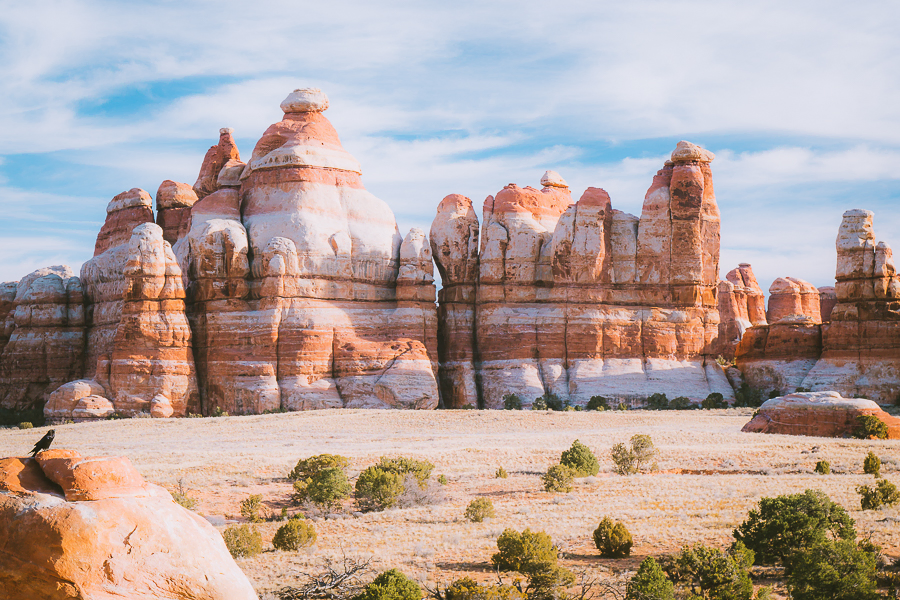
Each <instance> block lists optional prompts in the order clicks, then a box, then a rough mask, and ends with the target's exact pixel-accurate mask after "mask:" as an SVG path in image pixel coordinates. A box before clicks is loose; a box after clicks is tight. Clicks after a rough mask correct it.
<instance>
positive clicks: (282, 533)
mask: <svg viewBox="0 0 900 600" xmlns="http://www.w3.org/2000/svg"><path fill="white" fill-rule="evenodd" d="M315 543H316V528H315V527H313V524H312V523H310V522H309V521H307V520H306V519H303V518H292V519H288V522H287V523H285V524H284V525H282V526H281V527H279V528H278V531H276V532H275V537H273V538H272V545H273V546H275V548H276V549H277V550H285V551H288V552H296V551H297V550H299V549H300V548H306V547H308V546H312V545H313V544H315Z"/></svg>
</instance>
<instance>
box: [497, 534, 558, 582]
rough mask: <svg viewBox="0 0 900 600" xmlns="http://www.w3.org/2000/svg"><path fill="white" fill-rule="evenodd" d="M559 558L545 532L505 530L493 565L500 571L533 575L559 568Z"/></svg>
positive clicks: (499, 538) (499, 539) (498, 542)
mask: <svg viewBox="0 0 900 600" xmlns="http://www.w3.org/2000/svg"><path fill="white" fill-rule="evenodd" d="M558 560H559V557H558V551H557V549H556V546H554V545H553V540H552V539H550V536H549V535H547V534H546V533H544V532H543V531H531V530H530V529H525V531H522V532H518V531H516V530H514V529H509V528H507V529H504V530H503V533H501V534H500V537H498V538H497V553H496V554H494V555H493V556H491V564H492V565H494V566H495V567H496V568H497V569H498V570H500V571H516V572H518V573H522V574H523V575H533V574H535V573H540V572H541V571H547V570H550V569H553V568H554V567H556V566H557V563H558Z"/></svg>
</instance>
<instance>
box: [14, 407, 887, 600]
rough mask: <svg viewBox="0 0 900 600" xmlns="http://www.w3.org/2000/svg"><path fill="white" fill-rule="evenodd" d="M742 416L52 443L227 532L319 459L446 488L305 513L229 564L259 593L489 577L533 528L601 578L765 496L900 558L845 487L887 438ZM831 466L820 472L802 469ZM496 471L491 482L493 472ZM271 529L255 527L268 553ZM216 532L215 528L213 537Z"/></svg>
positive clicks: (314, 428) (390, 420)
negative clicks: (500, 546)
mask: <svg viewBox="0 0 900 600" xmlns="http://www.w3.org/2000/svg"><path fill="white" fill-rule="evenodd" d="M751 412H752V409H730V410H712V411H710V410H706V411H688V412H677V411H665V412H649V411H628V412H617V411H611V412H599V413H598V412H530V411H524V412H518V411H515V412H513V411H421V412H416V411H409V412H407V411H366V410H331V411H313V412H305V413H287V414H274V415H261V416H249V417H220V418H203V419H179V420H155V419H132V420H120V421H106V422H102V423H90V424H76V425H64V426H57V427H56V430H57V432H56V442H55V444H54V447H65V448H71V449H74V450H77V451H79V452H81V453H82V454H83V455H101V454H102V455H122V456H127V457H128V458H130V459H131V461H132V462H133V463H134V465H135V466H136V467H137V469H138V470H139V471H140V472H141V473H142V474H143V475H144V477H145V478H146V479H147V480H149V481H152V482H155V483H158V484H160V485H162V486H164V487H166V488H168V489H170V490H173V489H175V485H176V482H177V481H179V480H181V481H182V482H183V484H184V487H185V488H186V490H187V493H188V495H189V496H192V497H195V498H197V499H198V500H199V505H198V507H197V512H199V513H200V514H202V515H205V516H211V517H213V520H214V521H219V520H220V519H216V518H215V517H216V516H220V517H224V518H226V519H228V520H236V521H240V520H241V519H240V516H239V515H240V509H239V505H240V502H241V500H243V499H245V498H246V497H247V496H249V495H250V494H262V496H263V498H264V504H265V506H266V508H267V510H269V511H271V512H272V513H279V512H280V511H281V508H282V507H283V506H288V507H289V510H291V511H293V510H296V509H295V508H294V507H291V506H290V494H291V483H290V482H289V481H287V480H286V479H285V476H286V474H287V473H288V472H289V471H290V469H291V468H292V467H293V466H294V465H295V464H296V462H297V460H298V459H300V458H306V457H308V456H311V455H314V454H320V453H326V452H327V453H332V454H342V455H344V456H347V457H349V458H350V459H351V467H350V469H349V472H350V475H351V481H352V480H353V479H354V478H355V476H356V475H357V474H358V473H359V472H360V471H362V470H363V469H364V468H366V467H367V466H369V465H371V464H373V463H375V462H376V461H377V460H378V458H379V457H380V456H382V455H404V456H410V457H414V458H420V459H427V460H429V461H431V462H433V463H434V464H435V465H436V469H435V470H434V475H433V477H435V478H436V477H437V476H439V475H441V474H443V475H445V476H446V478H447V479H448V484H447V485H446V486H445V488H444V489H445V491H446V498H445V501H444V502H442V503H439V504H435V505H431V506H421V507H415V508H406V509H393V510H388V511H385V512H375V513H366V514H360V513H354V510H355V509H354V507H353V505H352V503H351V502H350V501H347V502H346V503H345V504H344V507H343V510H342V511H341V512H340V513H337V514H333V515H327V516H318V517H315V521H316V529H317V532H318V542H317V543H316V545H315V547H313V548H311V549H307V550H302V551H300V552H296V553H291V552H281V551H275V550H272V548H271V545H269V546H268V547H269V551H266V552H263V553H262V554H260V555H258V556H256V557H254V558H248V559H239V560H238V564H239V565H240V567H241V568H242V569H243V570H244V572H245V573H246V574H247V575H248V577H249V578H250V579H251V581H252V582H253V584H254V585H255V586H256V588H257V589H258V590H259V591H260V592H261V593H263V592H268V591H271V590H273V589H274V588H277V587H279V586H282V585H285V584H291V583H296V582H297V581H298V580H301V579H303V576H302V573H303V572H312V571H316V570H317V567H318V565H320V564H321V562H322V560H323V559H324V558H327V557H332V558H339V557H340V556H341V554H342V552H343V553H345V554H346V555H348V556H354V557H360V556H371V557H374V559H375V567H376V569H377V570H378V571H381V570H384V569H387V568H390V567H398V568H400V569H402V570H403V571H405V572H406V573H407V574H408V575H410V576H412V577H414V578H417V579H419V580H420V581H426V582H430V583H432V584H433V583H434V582H435V581H437V582H444V583H447V582H449V581H451V580H453V579H455V578H457V577H458V576H461V575H462V574H465V573H468V574H470V575H472V576H474V577H476V578H478V579H488V578H493V577H494V575H493V574H492V573H491V571H490V563H489V561H490V556H491V554H492V553H493V552H494V551H495V550H496V545H495V542H496V538H497V536H498V535H499V534H500V533H501V532H502V531H503V529H504V528H506V527H511V528H515V529H524V528H526V527H530V528H532V529H538V530H544V531H546V532H547V533H549V534H550V535H551V536H552V538H553V540H554V541H555V542H556V543H557V544H558V545H559V546H560V547H561V548H562V550H563V551H564V553H565V558H564V560H563V561H562V564H563V565H564V566H567V567H570V568H575V569H580V568H586V569H588V570H590V571H594V572H601V573H607V574H614V573H617V572H621V571H623V570H627V569H634V568H635V567H636V565H637V564H638V563H639V562H640V561H641V560H642V558H643V557H644V556H646V555H648V554H650V555H659V554H663V553H668V552H672V551H676V550H677V549H679V548H680V547H681V546H682V545H684V544H689V543H693V542H697V541H702V542H706V543H708V544H714V545H719V546H723V547H724V546H726V545H727V544H729V543H730V538H731V531H732V529H733V528H734V527H735V526H736V525H738V524H739V523H740V522H741V521H742V520H743V519H744V517H745V515H746V513H747V511H748V510H749V509H750V508H752V507H753V506H754V505H755V504H756V502H757V501H758V500H759V499H760V498H761V497H764V496H774V495H778V494H785V493H794V492H800V491H803V490H805V489H807V488H816V489H820V490H823V491H824V492H825V493H827V494H828V495H829V496H830V497H831V498H832V499H833V500H835V501H836V502H838V503H840V504H841V505H842V506H844V507H845V508H846V509H847V510H848V511H849V513H850V515H851V517H853V518H854V519H855V520H856V525H857V529H858V531H859V532H860V533H861V534H862V535H863V536H866V535H870V536H871V538H872V540H873V541H875V542H876V543H878V544H881V545H883V546H884V547H885V550H886V553H887V554H889V555H893V556H897V555H900V508H898V507H893V508H887V509H881V510H875V511H861V510H860V505H859V497H858V495H857V494H856V492H855V490H854V488H855V487H856V486H857V485H858V484H860V483H869V482H871V480H872V478H871V476H868V475H863V474H862V461H863V457H864V456H865V454H866V452H868V451H869V450H874V451H875V453H876V454H878V455H879V456H880V457H881V458H882V461H883V467H882V474H883V475H884V476H885V477H886V478H887V479H888V480H891V481H894V482H895V483H898V484H900V441H897V440H893V441H875V440H873V441H869V440H851V439H826V438H811V437H793V436H779V435H763V434H745V433H741V431H740V430H741V427H742V426H743V425H744V424H745V423H746V422H747V421H748V420H749V419H750V415H751ZM44 431H46V428H39V429H32V430H22V431H20V430H12V429H8V430H0V456H15V455H23V454H25V453H26V452H27V451H28V450H30V448H31V446H32V445H33V444H34V442H35V441H36V440H37V439H38V438H39V437H40V436H41V435H43V433H44ZM636 433H644V434H649V435H650V436H651V437H652V438H653V441H654V443H655V444H656V446H657V447H658V448H659V450H660V455H659V458H658V465H659V470H658V471H657V472H655V473H649V474H640V475H633V476H619V475H616V474H614V473H613V464H612V461H611V460H610V458H609V450H610V448H611V447H612V446H613V444H616V443H618V442H624V441H627V440H628V439H629V438H630V437H631V436H632V435H634V434H636ZM575 439H579V440H581V441H582V442H583V443H585V444H587V445H588V446H589V447H590V448H591V449H592V450H593V451H594V453H595V454H596V455H597V457H598V459H599V460H600V474H599V475H598V476H596V477H589V478H586V479H579V480H576V481H577V484H576V486H575V489H574V490H573V491H572V492H571V493H566V494H551V493H547V492H544V491H543V488H542V484H541V479H540V476H541V474H543V473H544V472H545V471H546V470H547V468H548V467H549V466H550V465H552V464H554V463H556V462H558V460H559V456H560V453H561V452H562V451H563V450H565V449H567V448H568V447H569V446H570V445H571V443H572V441H573V440H575ZM821 459H825V460H828V461H830V462H831V467H832V473H833V474H832V475H828V476H822V475H817V474H816V473H814V472H813V467H814V466H815V463H816V461H817V460H821ZM500 466H502V467H504V468H505V469H506V471H507V472H508V473H509V477H508V478H507V479H496V478H495V477H494V473H495V471H496V470H497V468H498V467H500ZM479 496H486V497H488V498H490V499H491V500H492V501H493V503H494V506H495V507H496V509H497V518H496V519H493V520H492V521H490V522H485V523H478V524H475V523H469V522H468V521H466V520H465V519H464V518H463V511H464V510H465V507H466V505H467V504H468V503H469V501H470V500H472V499H473V498H476V497H479ZM604 515H609V516H611V517H613V518H615V519H618V520H621V521H623V522H624V523H625V524H626V525H627V527H628V529H629V530H630V531H631V533H632V534H633V536H634V540H635V546H634V549H633V552H632V557H631V558H629V559H623V560H606V559H601V558H600V557H599V555H598V553H597V551H596V549H595V548H594V546H593V542H592V538H591V534H592V532H593V530H594V528H595V527H596V526H597V523H598V522H599V521H600V519H601V518H602V517H603V516H604ZM279 525H280V524H279V523H277V522H271V523H262V524H260V525H259V527H260V529H261V530H262V531H263V535H264V539H265V540H266V541H267V542H269V541H270V540H271V538H272V535H274V533H275V531H276V529H277V528H278V527H279ZM219 529H224V526H222V525H219Z"/></svg>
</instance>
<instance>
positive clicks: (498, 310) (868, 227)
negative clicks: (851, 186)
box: [0, 89, 900, 422]
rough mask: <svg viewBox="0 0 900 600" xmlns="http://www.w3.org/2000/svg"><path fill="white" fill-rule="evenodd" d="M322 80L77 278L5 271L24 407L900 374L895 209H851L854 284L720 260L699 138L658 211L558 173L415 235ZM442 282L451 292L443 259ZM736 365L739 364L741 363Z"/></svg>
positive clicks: (316, 400) (347, 404) (680, 388)
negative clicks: (371, 181)
mask: <svg viewBox="0 0 900 600" xmlns="http://www.w3.org/2000/svg"><path fill="white" fill-rule="evenodd" d="M328 103H329V102H328V98H327V97H326V96H325V94H324V93H323V92H322V91H321V90H318V89H299V90H295V91H294V92H292V93H291V94H289V95H288V97H287V98H285V100H284V101H283V102H282V103H281V108H282V110H283V112H284V117H283V118H282V120H281V121H279V122H278V123H275V124H273V125H272V126H270V127H269V128H268V129H267V130H266V131H265V133H263V135H262V137H261V138H260V139H259V141H258V142H257V144H256V146H255V148H254V149H253V152H252V153H251V155H250V158H249V159H247V161H246V162H244V161H243V160H242V159H241V155H240V152H239V151H238V148H237V144H236V143H235V141H234V137H233V131H232V130H231V129H228V128H223V129H221V130H220V132H219V140H218V143H217V144H216V145H214V146H212V147H211V148H210V149H209V151H208V152H207V153H206V156H205V157H204V159H203V162H202V165H201V167H200V172H199V174H198V177H197V180H196V182H195V183H194V184H193V185H189V184H187V183H180V182H176V181H172V180H166V181H163V182H162V183H161V184H160V186H159V189H158V190H157V192H156V199H155V212H154V203H153V198H151V196H150V194H149V193H147V192H146V191H144V190H141V189H138V188H134V189H131V190H129V191H126V192H123V193H121V194H119V195H117V196H116V197H114V198H113V199H112V201H110V203H109V205H108V206H107V216H106V221H105V223H104V224H103V226H102V228H101V230H100V232H99V234H98V236H97V242H96V245H95V251H94V256H93V257H92V258H91V259H90V260H88V261H87V262H86V263H85V264H84V265H83V267H82V269H81V273H80V276H75V275H74V273H72V272H71V270H69V269H68V267H64V266H57V267H48V268H45V269H40V270H38V271H35V272H34V273H31V274H29V275H27V276H26V277H25V278H23V279H22V280H21V281H19V282H10V283H4V284H0V320H2V322H3V323H4V326H3V328H2V331H0V408H4V409H10V410H16V411H24V410H30V409H35V408H40V407H43V409H44V414H45V416H46V417H47V418H48V419H50V421H51V422H62V421H70V420H71V421H88V420H95V419H104V418H107V417H109V416H111V415H114V414H119V415H124V416H135V415H139V414H149V415H151V416H154V417H179V416H184V415H186V414H189V413H199V414H207V415H208V414H213V413H215V412H217V411H225V412H228V413H231V414H256V413H262V412H265V411H272V410H306V409H319V408H415V409H431V408H436V407H437V406H438V405H439V404H440V403H442V404H443V406H445V407H448V408H454V407H455V408H459V407H464V406H468V405H471V406H478V407H484V408H500V407H502V406H503V397H504V396H505V395H507V394H516V395H518V396H519V397H521V398H522V400H523V401H524V403H525V406H529V405H530V404H531V402H532V401H533V400H534V399H535V398H537V397H538V396H541V395H543V394H555V395H557V396H558V397H559V398H560V399H561V400H563V401H567V402H569V403H570V404H573V405H583V404H585V403H586V402H587V401H588V400H589V399H590V398H591V397H592V396H595V395H603V396H608V397H611V398H618V399H636V400H640V399H643V398H645V397H647V396H649V395H651V394H653V393H656V392H663V393H665V394H667V395H668V396H669V397H670V398H674V397H677V396H686V397H688V398H690V399H692V400H694V401H700V400H702V399H704V398H706V396H708V395H709V394H710V393H713V392H718V393H721V394H722V395H723V396H724V397H725V398H726V399H729V400H730V399H733V398H734V394H733V389H732V385H738V384H739V383H740V377H739V376H738V371H737V370H736V369H734V368H731V369H729V370H728V371H727V373H728V376H727V377H726V372H725V371H723V368H722V367H721V366H719V364H717V357H719V356H722V357H724V358H725V359H727V360H728V361H731V360H734V361H735V362H736V364H737V366H738V367H739V368H740V371H741V372H742V374H743V381H745V382H747V383H749V384H750V385H751V386H753V387H756V388H760V389H762V390H763V391H768V390H773V389H775V390H778V391H779V392H782V393H786V392H789V391H792V390H794V389H796V388H797V387H799V386H804V387H807V388H811V389H814V390H824V389H834V390H837V391H839V392H841V393H843V394H845V395H853V394H861V395H865V396H867V397H871V398H874V399H877V400H880V401H892V400H894V399H895V398H896V397H897V395H898V394H900V325H898V322H900V318H898V315H900V280H898V277H897V275H896V272H895V269H894V265H893V259H892V255H891V250H890V248H889V247H888V246H887V245H886V244H884V243H883V242H880V243H878V244H876V243H875V239H874V235H873V234H872V214H871V213H869V212H868V211H860V210H854V211H848V212H847V213H846V214H845V215H844V222H843V224H842V225H841V231H840V233H839V236H838V241H837V245H838V268H837V281H836V284H835V287H834V288H830V287H828V288H826V287H823V288H819V289H816V288H815V287H813V286H812V285H811V284H809V283H807V282H805V281H802V280H800V279H794V278H792V277H784V278H779V279H777V280H776V281H775V282H774V283H772V285H771V286H770V288H769V294H770V297H769V306H768V311H767V310H766V305H765V304H766V303H765V295H764V293H763V291H762V289H761V288H760V285H759V283H758V282H757V280H756V277H755V276H754V274H753V270H752V268H751V266H750V265H749V264H741V265H739V266H738V268H736V269H733V270H732V271H730V272H728V273H727V275H726V277H725V280H719V276H718V274H719V245H720V224H719V209H718V206H717V204H716V199H715V194H714V191H713V181H712V172H711V162H712V161H713V159H714V155H713V154H712V153H711V152H709V151H707V150H704V149H703V148H700V147H699V146H696V145H694V144H691V143H689V142H684V141H682V142H679V143H678V144H677V146H676V148H675V150H674V151H673V152H672V155H671V160H668V161H666V162H665V164H664V165H663V167H662V169H661V170H659V171H658V172H657V174H656V176H655V177H654V178H653V182H652V183H651V185H650V188H649V190H648V191H647V194H646V196H645V198H644V203H643V208H642V211H641V216H640V217H637V216H634V215H630V214H627V213H625V212H622V211H620V210H616V209H614V208H613V206H612V200H611V199H610V197H609V194H607V193H606V191H604V190H603V189H600V188H594V187H591V188H587V190H585V191H584V193H582V194H581V196H580V198H579V199H578V200H577V202H576V201H575V199H574V198H573V197H572V194H571V191H570V189H569V185H568V184H567V183H566V181H565V179H564V178H563V177H562V176H561V175H560V174H559V173H557V172H555V171H547V172H546V173H544V175H543V177H541V179H540V182H541V188H540V189H537V188H532V187H520V186H518V185H516V184H509V185H507V186H506V187H504V188H503V189H502V190H500V191H499V192H497V194H496V195H494V196H488V197H487V199H486V200H485V201H484V203H483V205H482V208H481V220H480V222H479V216H478V214H477V212H476V208H475V206H474V205H473V202H472V201H471V200H470V199H469V198H466V197H465V196H461V195H458V194H451V195H449V196H446V197H445V198H444V199H443V200H442V201H441V202H440V203H439V204H438V207H437V214H436V216H435V219H434V221H433V223H432V226H431V230H430V232H429V233H428V234H427V235H426V233H425V232H424V231H422V230H421V229H418V228H413V229H412V230H411V231H409V233H408V234H407V235H406V236H405V237H403V236H401V234H400V231H399V230H398V228H397V223H396V220H395V218H394V215H393V213H392V212H391V210H390V208H389V207H388V206H387V204H385V203H384V202H383V201H381V200H379V199H378V198H376V197H375V196H373V195H372V194H371V193H370V192H368V191H367V190H366V189H365V187H364V186H363V184H362V179H361V167H360V164H359V162H357V161H356V159H355V158H354V157H353V156H352V155H350V153H348V152H347V151H346V150H345V149H344V148H343V146H342V145H341V142H340V139H339V137H338V134H337V132H336V131H335V130H334V128H333V127H332V125H331V123H330V122H329V121H328V119H327V118H325V116H324V114H323V113H324V111H325V110H326V109H327V108H328ZM435 265H436V266H437V269H438V271H439V273H440V279H441V283H442V288H441V290H440V293H439V297H438V299H437V300H438V301H437V304H436V303H435V278H434V277H435V275H434V266H435ZM718 362H721V361H718Z"/></svg>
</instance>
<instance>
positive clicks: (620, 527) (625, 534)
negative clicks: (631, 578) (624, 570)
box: [594, 517, 634, 558]
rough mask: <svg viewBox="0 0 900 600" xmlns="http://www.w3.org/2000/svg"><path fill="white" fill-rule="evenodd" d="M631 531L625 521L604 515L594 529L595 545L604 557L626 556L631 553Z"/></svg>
mask: <svg viewBox="0 0 900 600" xmlns="http://www.w3.org/2000/svg"><path fill="white" fill-rule="evenodd" d="M633 543H634V542H633V540H632V539H631V533H629V531H628V529H627V528H626V527H625V524H624V523H621V522H619V521H615V522H614V521H613V520H612V519H610V518H609V517H603V520H602V521H600V525H598V526H597V529H595V530H594V545H595V546H597V550H599V551H600V556H602V557H604V558H624V557H626V556H629V555H630V554H631V546H632V545H633Z"/></svg>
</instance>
